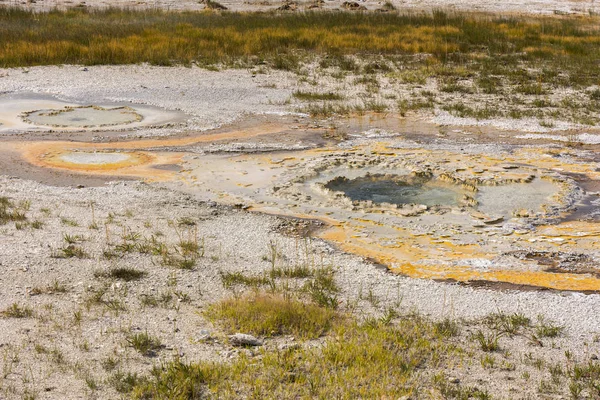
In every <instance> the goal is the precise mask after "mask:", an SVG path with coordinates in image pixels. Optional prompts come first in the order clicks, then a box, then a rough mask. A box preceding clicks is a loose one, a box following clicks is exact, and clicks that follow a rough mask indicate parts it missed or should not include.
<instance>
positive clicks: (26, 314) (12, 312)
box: [1, 303, 33, 318]
mask: <svg viewBox="0 0 600 400" xmlns="http://www.w3.org/2000/svg"><path fill="white" fill-rule="evenodd" d="M1 314H2V316H3V317H5V318H31V317H32V316H33V309H32V308H31V307H29V306H23V305H20V304H17V303H13V304H11V305H10V307H8V308H6V309H4V310H3V311H2V312H1Z"/></svg>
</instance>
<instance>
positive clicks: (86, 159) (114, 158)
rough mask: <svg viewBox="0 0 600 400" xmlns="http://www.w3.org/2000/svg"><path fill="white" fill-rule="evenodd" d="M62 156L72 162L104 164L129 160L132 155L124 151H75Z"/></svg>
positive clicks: (64, 159)
mask: <svg viewBox="0 0 600 400" xmlns="http://www.w3.org/2000/svg"><path fill="white" fill-rule="evenodd" d="M60 158H61V159H62V160H63V161H66V162H69V163H72V164H87V165H104V164H113V163H119V162H123V161H127V160H129V158H130V155H129V154H124V153H95V152H94V153H88V152H85V153H84V152H75V153H67V154H64V155H62V156H61V157H60Z"/></svg>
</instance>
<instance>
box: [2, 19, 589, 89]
mask: <svg viewBox="0 0 600 400" xmlns="http://www.w3.org/2000/svg"><path fill="white" fill-rule="evenodd" d="M597 27H598V18H597V17H592V16H590V17H569V18H566V17H523V18H517V17H502V16H487V15H475V14H459V13H452V14H447V13H443V12H433V13H422V14H402V13H398V12H390V13H351V12H309V13H293V14H273V13H252V14H243V13H229V12H225V13H214V12H183V13H178V12H166V11H157V10H145V11H132V10H121V9H118V10H117V9H109V10H102V11H97V10H93V11H90V10H85V9H74V10H69V11H52V12H49V13H33V12H29V11H24V10H19V9H15V8H7V7H3V8H0V66H2V67H24V66H32V65H48V64H85V65H95V64H131V63H141V62H147V63H150V64H156V65H172V64H184V65H187V64H190V63H192V62H196V63H198V64H199V65H203V66H220V67H223V66H226V67H251V66H255V65H258V64H260V63H264V62H267V63H268V64H270V65H271V66H272V67H274V68H279V69H287V70H294V69H297V68H298V66H299V65H301V64H302V63H303V62H308V61H314V59H315V57H319V60H320V62H321V64H322V66H323V67H338V68H340V69H342V70H352V71H356V70H357V69H359V68H360V69H362V70H364V71H360V72H367V73H368V72H372V71H377V70H382V69H383V70H384V72H385V70H386V69H390V68H392V67H394V66H398V65H401V66H402V67H403V68H402V69H403V70H404V72H403V73H402V76H401V78H402V79H405V80H409V81H410V80H415V79H416V80H420V79H424V77H428V76H437V77H444V76H445V77H447V78H448V82H447V90H452V91H455V90H457V88H456V87H455V85H454V82H453V81H452V79H453V78H456V77H461V76H464V75H465V74H467V75H468V74H474V73H477V74H479V75H480V78H479V79H480V80H481V84H482V85H483V86H485V87H487V90H488V91H490V92H493V91H494V87H495V85H496V83H497V82H496V80H497V77H498V76H503V77H508V78H510V80H511V81H515V82H518V83H520V84H523V90H524V91H527V92H528V93H529V92H531V93H539V92H540V91H543V87H542V85H543V84H544V83H553V84H555V85H560V86H580V85H586V86H589V85H593V84H596V83H598V80H599V78H598V77H599V76H600V74H599V73H600V65H599V64H598V62H597V60H598V58H600V46H598V44H600V31H599V30H598V28H597ZM350 55H352V56H355V55H356V56H359V57H365V58H369V57H371V56H375V55H377V56H379V55H382V56H383V57H384V58H383V59H384V60H386V62H383V63H370V64H368V65H360V66H359V65H357V64H356V62H354V61H353V59H352V58H350V57H347V56H350ZM531 69H534V71H532V70H531ZM458 89H460V88H458Z"/></svg>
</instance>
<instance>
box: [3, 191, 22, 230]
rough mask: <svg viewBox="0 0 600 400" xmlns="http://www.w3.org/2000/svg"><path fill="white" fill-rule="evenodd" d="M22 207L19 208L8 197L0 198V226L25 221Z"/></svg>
mask: <svg viewBox="0 0 600 400" xmlns="http://www.w3.org/2000/svg"><path fill="white" fill-rule="evenodd" d="M25 211H26V210H24V209H23V207H19V206H18V205H17V204H15V203H14V202H13V201H11V200H10V199H9V198H8V197H0V225H4V224H6V223H8V222H11V221H14V222H22V221H25V220H27V216H26V215H25Z"/></svg>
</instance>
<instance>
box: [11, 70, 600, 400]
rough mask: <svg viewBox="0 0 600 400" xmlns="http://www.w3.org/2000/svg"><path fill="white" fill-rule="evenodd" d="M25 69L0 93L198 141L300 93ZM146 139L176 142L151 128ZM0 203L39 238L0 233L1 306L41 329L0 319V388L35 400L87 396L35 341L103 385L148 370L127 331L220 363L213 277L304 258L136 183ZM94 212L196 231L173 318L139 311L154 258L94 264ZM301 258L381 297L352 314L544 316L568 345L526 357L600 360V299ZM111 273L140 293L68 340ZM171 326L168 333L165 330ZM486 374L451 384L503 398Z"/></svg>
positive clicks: (15, 184)
mask: <svg viewBox="0 0 600 400" xmlns="http://www.w3.org/2000/svg"><path fill="white" fill-rule="evenodd" d="M26 71H28V72H27V73H24V72H23V71H22V70H21V69H10V70H0V76H2V75H4V77H3V78H0V92H43V93H46V94H52V95H55V96H57V97H59V98H64V99H65V100H69V101H80V102H90V101H101V100H106V101H116V102H133V103H143V104H150V105H154V106H158V107H163V108H166V109H180V110H182V111H184V112H186V113H187V114H188V115H190V119H189V120H188V122H187V128H186V129H198V130H203V129H208V128H210V127H213V126H219V125H222V124H226V123H229V122H232V121H234V120H237V119H240V118H242V117H243V116H245V115H247V114H252V113H283V112H289V111H290V109H289V107H284V106H283V105H278V104H283V102H284V101H285V100H286V99H287V98H289V96H290V94H291V92H292V91H293V89H294V88H295V87H296V81H295V78H293V77H292V76H291V75H288V74H286V73H280V72H272V73H270V74H269V75H257V76H255V77H253V76H252V74H251V73H250V72H249V71H240V70H238V71H231V70H230V71H225V72H211V71H206V70H203V69H199V68H195V67H194V68H183V67H181V68H180V67H176V68H160V67H148V66H128V67H90V68H89V69H88V71H81V70H80V68H78V67H74V66H67V67H37V68H30V69H28V70H26ZM271 83H275V84H276V88H271V87H269V88H266V87H265V86H266V85H267V84H271ZM142 86H145V87H146V88H147V89H145V88H144V87H142ZM149 133H151V134H171V133H175V132H174V131H171V130H166V131H165V130H161V131H157V132H151V131H150V132H149ZM0 196H9V197H11V198H13V199H15V200H30V201H31V204H32V211H31V214H32V217H34V218H40V219H42V220H43V221H45V223H46V225H45V226H44V228H43V229H42V230H32V229H25V230H16V229H15V228H14V226H9V225H7V226H4V227H0V266H1V267H2V268H3V270H4V271H5V272H4V274H3V276H2V279H0V309H3V308H5V307H6V306H8V305H10V304H12V303H14V302H19V303H28V304H31V305H32V306H33V307H34V309H35V310H36V312H39V313H40V314H43V315H44V316H45V318H46V319H35V320H25V321H15V320H2V319H0V343H3V344H5V347H4V349H5V350H4V351H5V354H8V352H10V351H13V350H14V351H20V354H21V358H22V360H21V362H20V363H19V364H18V365H16V366H15V368H16V369H17V370H18V371H19V373H15V374H12V375H10V377H9V379H8V380H7V381H5V382H4V383H5V386H6V384H9V385H10V384H13V385H15V386H16V387H18V388H21V389H18V390H22V387H23V385H24V384H23V383H22V382H21V381H20V380H21V375H23V374H25V375H26V374H27V368H28V367H29V368H31V367H32V366H35V369H36V371H35V374H36V376H37V374H38V368H39V370H40V372H39V376H44V378H43V379H42V380H41V382H40V381H38V382H37V383H36V385H37V389H38V390H39V389H44V387H55V388H56V389H53V390H52V391H50V392H48V393H41V395H40V397H39V398H61V399H65V398H83V397H86V396H88V395H89V393H86V389H85V384H84V383H83V382H82V378H81V376H80V377H75V376H72V374H71V375H69V374H68V373H65V372H60V371H59V372H56V371H54V369H56V368H55V367H53V366H52V364H49V363H48V362H43V361H44V360H45V359H44V357H42V356H40V355H37V354H35V351H34V350H33V346H34V344H35V343H36V342H43V344H45V345H47V346H48V347H52V346H56V347H59V348H61V350H62V351H63V352H64V353H65V354H66V355H67V359H68V363H69V364H70V365H75V363H76V362H78V361H82V362H84V361H85V362H88V361H89V360H91V363H90V364H89V365H91V366H90V367H89V368H90V371H89V373H90V374H92V375H94V376H95V377H97V378H99V379H100V378H105V377H106V376H105V373H104V372H103V371H102V369H101V368H100V367H99V362H100V361H101V360H103V359H106V357H108V356H109V355H111V354H116V355H117V356H118V357H119V358H121V359H122V360H123V361H122V362H123V368H124V369H125V370H128V371H129V370H132V371H139V372H145V371H147V370H148V368H149V367H150V365H151V363H152V362H153V361H149V360H148V359H146V358H143V357H141V356H139V355H137V354H136V353H135V352H133V351H132V350H131V349H127V347H126V344H124V336H125V333H126V332H128V331H130V330H131V331H134V332H136V331H143V330H148V331H149V332H151V333H152V334H155V335H157V336H159V337H161V339H163V342H164V343H165V344H166V345H167V346H168V348H167V349H166V350H164V351H163V352H161V354H160V357H159V359H158V360H165V359H170V358H171V357H172V356H173V355H174V354H177V353H181V354H184V356H185V357H186V359H187V360H196V359H220V360H222V359H227V358H228V357H229V356H230V354H231V350H230V348H229V347H227V346H226V345H225V344H223V343H222V342H218V343H216V344H215V345H206V344H199V343H198V342H197V338H198V337H199V336H201V334H200V331H201V330H203V329H208V330H210V331H213V327H212V326H210V324H208V323H207V322H206V321H205V320H204V319H203V318H202V317H201V316H199V315H198V314H197V313H196V311H197V309H198V308H202V307H204V306H206V305H207V304H209V303H211V302H214V301H216V300H218V299H219V298H222V297H223V296H227V295H229V294H230V292H228V291H226V290H224V289H223V288H222V286H221V283H220V278H219V274H218V271H219V270H240V271H244V272H246V273H260V272H261V271H264V270H267V269H268V268H270V264H269V263H268V262H266V261H265V260H264V259H263V257H264V256H265V255H266V254H267V253H268V247H269V244H270V243H272V242H275V243H276V244H277V247H278V248H279V249H280V252H281V253H282V254H285V255H286V256H287V257H288V258H289V262H290V263H293V262H295V259H297V258H300V259H302V258H303V257H304V255H303V254H301V253H302V251H299V250H298V249H299V248H302V246H303V244H302V242H301V241H300V242H299V241H298V240H297V239H293V238H289V237H284V236H282V235H280V234H278V233H275V232H274V231H273V228H274V227H275V226H276V225H277V224H278V223H279V220H278V219H277V218H275V217H270V216H265V215H258V214H248V213H245V212H242V211H236V210H231V209H226V208H221V207H219V206H210V205H207V204H203V203H202V204H200V203H197V202H195V201H194V200H193V199H192V198H190V197H188V195H184V194H180V193H178V192H177V191H175V190H170V189H169V190H165V189H161V188H158V187H154V186H150V185H146V184H140V183H114V184H110V185H107V186H106V187H98V188H84V189H78V190H74V189H70V188H55V187H49V186H44V185H41V184H38V183H34V182H30V181H22V180H18V179H9V178H7V177H5V176H0ZM91 201H93V202H94V203H95V204H96V207H95V214H96V218H97V219H98V220H99V221H101V222H102V221H104V220H106V218H107V216H108V213H110V212H112V213H115V214H117V221H119V222H120V223H121V225H122V226H117V225H110V227H109V237H111V238H112V240H113V241H115V242H118V240H119V239H118V237H119V236H120V235H121V234H122V232H123V226H125V227H126V228H130V229H131V230H132V231H137V232H140V233H142V235H143V236H146V237H148V236H150V235H151V234H152V233H153V232H154V231H155V230H161V231H163V232H164V233H165V234H166V240H167V241H169V242H174V241H176V240H177V235H176V232H175V230H174V229H173V227H172V226H169V220H170V221H175V220H177V219H178V218H180V217H192V218H194V219H197V220H199V221H200V222H199V225H198V230H199V235H200V237H204V238H206V245H207V254H206V257H204V258H203V259H201V260H200V261H199V263H198V266H197V268H196V269H195V270H194V271H176V275H177V280H178V284H177V287H176V288H177V290H181V291H184V292H186V293H188V294H189V296H190V298H191V300H192V302H191V304H182V305H181V308H180V309H179V311H177V310H174V309H172V308H169V309H163V308H159V309H147V312H137V311H136V310H137V309H138V307H139V296H140V294H143V293H146V294H147V293H161V292H163V291H165V290H169V288H168V287H167V285H166V282H167V281H168V279H169V274H170V273H171V272H172V270H170V269H168V268H164V267H162V266H159V265H157V263H156V262H155V260H152V257H145V256H138V255H131V256H127V257H126V258H124V259H122V260H119V261H112V262H109V261H106V260H103V259H101V257H100V255H101V253H102V250H103V249H104V248H105V247H106V232H105V231H104V230H103V228H102V229H101V230H100V231H93V230H89V229H88V228H87V225H88V224H89V223H90V222H91V209H90V206H89V204H90V202H91ZM43 207H48V208H50V209H51V216H50V217H45V216H44V215H43V213H41V212H40V209H41V208H43ZM127 211H130V216H126V214H128V213H127ZM61 216H64V217H68V218H70V219H74V220H76V221H79V222H80V225H81V226H80V227H67V226H65V225H64V224H61V222H60V217H61ZM146 221H149V222H150V223H151V227H147V226H144V225H145V224H144V223H145V222H146ZM101 226H103V225H102V224H101ZM65 233H69V234H71V235H73V234H82V235H84V236H86V237H87V240H86V241H85V242H84V243H83V246H84V247H85V248H86V250H87V251H88V252H90V254H92V258H90V259H86V260H74V259H70V260H58V259H53V258H51V257H50V255H51V254H52V251H53V249H56V248H58V247H60V246H62V245H63V234H65ZM309 248H310V249H311V250H310V253H311V257H312V254H313V253H314V254H315V258H316V259H320V257H321V255H323V259H324V260H325V263H331V264H332V265H334V266H335V268H336V269H337V271H338V274H337V276H338V280H339V284H340V286H341V287H342V295H341V298H342V299H343V300H344V301H346V302H349V303H352V302H353V301H354V300H356V298H357V297H358V295H359V293H361V292H362V293H363V294H365V293H367V292H369V291H372V292H373V294H374V295H375V296H376V297H377V298H378V299H380V300H381V303H380V306H379V309H374V308H373V307H372V306H371V305H370V304H369V303H368V302H366V301H364V300H363V301H359V302H358V304H359V307H358V312H359V315H360V314H362V313H366V314H371V313H376V314H377V313H380V312H381V311H382V310H381V309H383V308H385V307H386V306H387V305H389V304H391V303H395V302H397V301H398V300H401V304H402V309H403V310H405V311H407V310H410V309H415V310H417V311H419V312H421V313H423V314H425V315H429V316H431V317H433V318H436V319H437V318H444V317H453V318H465V319H471V318H477V317H481V316H485V315H487V314H489V313H491V312H496V311H502V312H507V313H510V312H517V311H518V312H523V313H524V314H526V315H527V316H529V317H531V318H533V319H535V317H536V316H537V315H538V314H543V315H545V316H546V317H547V318H549V319H551V320H553V321H556V322H557V323H560V324H563V325H565V326H566V329H567V336H566V337H565V338H564V339H560V340H557V341H556V346H555V347H548V348H544V349H536V350H535V351H536V352H538V351H539V352H540V354H542V355H544V356H545V357H548V358H552V359H555V360H560V359H561V357H563V358H564V356H563V354H564V350H565V349H571V351H572V352H573V353H574V354H576V355H577V356H578V357H580V358H581V359H586V358H587V357H589V355H590V354H598V353H600V347H599V343H597V342H596V341H595V340H594V338H595V337H596V335H598V334H600V320H599V319H598V318H597V310H598V309H600V296H599V295H582V294H571V293H562V294H556V293H548V292H499V291H491V290H485V289H472V288H468V287H462V286H458V285H452V284H443V283H436V282H432V281H426V280H414V279H408V278H403V277H399V276H395V275H392V274H389V273H386V272H384V271H382V270H381V269H378V268H376V267H375V266H373V265H372V264H370V263H367V262H365V261H364V260H362V259H361V258H360V257H357V256H354V255H349V254H343V253H341V252H338V251H337V250H335V249H333V248H332V247H331V246H330V245H328V244H327V243H325V242H322V241H319V240H314V241H312V244H311V245H310V246H309ZM114 265H134V266H135V267H136V268H139V269H142V270H145V271H147V272H148V273H149V275H148V277H147V278H144V279H143V280H142V281H141V282H138V283H131V284H128V285H126V286H127V287H128V293H127V295H126V296H125V297H124V299H125V300H124V301H125V303H126V304H127V306H128V307H129V309H130V312H127V313H123V314H121V315H120V316H118V317H117V316H114V315H112V314H110V313H106V312H101V311H99V310H97V309H92V311H91V312H86V313H85V317H84V322H83V323H82V328H81V330H80V331H79V330H75V329H74V328H73V327H72V326H70V325H69V324H70V322H69V321H71V320H72V313H73V311H75V310H77V309H79V308H81V307H82V303H83V301H84V298H85V297H86V288H87V287H89V286H90V285H92V286H98V284H99V283H98V279H97V278H94V276H93V271H94V270H98V269H106V268H109V267H111V266H114ZM54 279H59V280H61V281H63V282H65V283H66V284H67V286H68V287H69V288H71V292H69V293H68V294H65V295H52V296H50V295H40V296H33V297H31V296H29V295H28V293H29V291H30V290H31V288H33V287H35V286H44V285H48V284H51V283H52V281H53V280H54ZM120 290H121V289H120V288H119V287H115V286H113V287H111V293H113V294H114V293H119V291H120ZM50 303H52V304H54V309H52V310H48V309H46V308H44V305H45V304H50ZM175 327H176V328H177V329H179V331H178V332H174V329H175ZM28 329H29V331H28ZM85 340H87V341H88V342H89V343H90V344H91V345H92V350H91V351H89V352H84V351H82V350H81V349H80V345H81V344H82V342H83V341H85ZM20 346H23V347H22V348H20ZM531 350H532V349H531V348H530V347H529V346H528V345H527V344H526V343H521V344H520V345H519V346H517V347H516V348H513V349H512V351H513V353H515V354H516V355H519V354H524V353H526V352H528V351H531ZM158 360H154V361H158ZM476 363H477V361H476ZM5 365H6V364H5ZM489 374H490V373H489V372H486V371H483V372H481V371H479V372H477V373H472V375H473V376H471V377H470V376H461V379H462V380H464V381H466V382H469V381H473V380H476V379H480V378H481V379H485V380H486V382H487V383H486V384H487V385H490V386H489V387H490V388H492V390H490V392H491V393H493V394H494V393H503V392H504V389H505V387H504V386H502V385H503V383H502V381H499V382H496V381H495V380H494V379H491V378H490V377H489ZM525 386H527V385H525ZM535 389H536V388H535V387H532V388H528V387H524V388H523V390H524V391H533V392H532V393H533V395H534V396H535V393H536V392H535ZM102 390H104V391H103V392H102V393H103V395H102V396H100V398H114V397H115V396H116V393H113V392H110V389H108V388H107V385H104V386H103V389H102ZM107 396H108V397H107Z"/></svg>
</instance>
